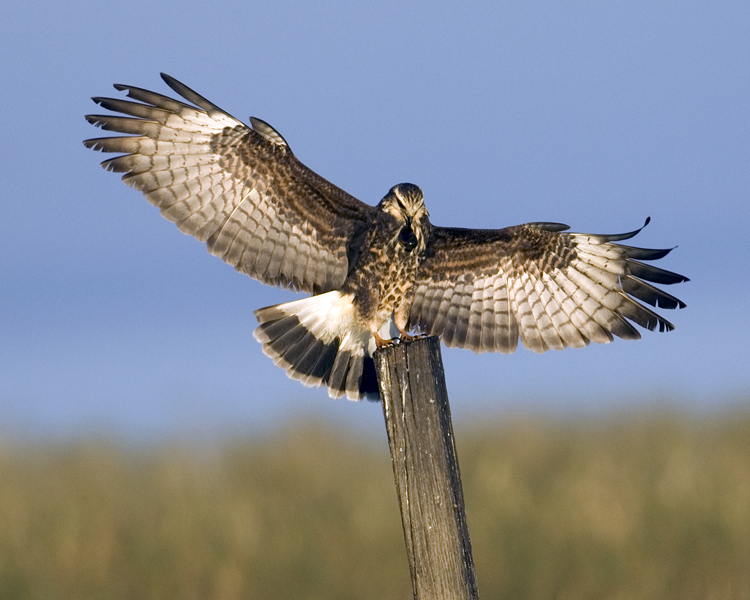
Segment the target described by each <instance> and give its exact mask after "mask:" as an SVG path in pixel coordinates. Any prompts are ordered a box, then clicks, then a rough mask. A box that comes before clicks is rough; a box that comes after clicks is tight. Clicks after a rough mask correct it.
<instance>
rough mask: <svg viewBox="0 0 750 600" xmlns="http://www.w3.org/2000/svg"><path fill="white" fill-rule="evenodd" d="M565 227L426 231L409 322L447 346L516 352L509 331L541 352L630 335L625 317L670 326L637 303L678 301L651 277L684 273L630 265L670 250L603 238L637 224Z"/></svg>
mask: <svg viewBox="0 0 750 600" xmlns="http://www.w3.org/2000/svg"><path fill="white" fill-rule="evenodd" d="M646 224H648V221H646ZM644 227H645V225H644ZM567 229H568V227H567V226H566V225H560V224H557V223H529V224H527V225H519V226H516V227H508V228H506V229H498V230H476V229H450V228H442V227H435V228H433V230H432V233H431V237H430V239H429V243H428V250H427V255H426V258H425V260H424V263H423V264H422V266H421V270H420V272H419V274H418V278H417V284H416V288H415V296H414V303H413V306H412V310H411V315H410V322H409V325H410V327H413V328H417V329H418V330H420V331H422V332H424V333H427V334H429V335H440V336H442V339H443V342H445V344H446V345H447V346H458V347H461V348H470V349H471V350H473V351H475V352H493V351H499V352H505V353H510V352H513V351H514V350H515V349H516V346H517V345H518V338H519V336H520V338H521V341H522V342H523V345H524V346H526V347H527V348H530V349H531V350H534V351H535V352H544V351H546V350H549V349H550V348H552V349H556V350H559V349H562V348H566V347H568V346H570V347H576V348H577V347H581V346H585V345H587V344H588V343H589V341H594V342H598V343H606V342H610V341H612V339H613V336H615V335H616V336H618V337H621V338H624V339H638V338H640V334H639V332H638V330H637V329H636V328H635V327H634V326H633V323H635V324H637V325H640V326H641V327H645V328H646V329H650V330H652V331H653V330H654V329H656V328H657V327H658V328H659V330H660V331H669V330H671V329H673V328H674V326H673V325H672V324H671V323H670V322H669V321H667V320H665V319H663V318H662V317H661V316H659V315H658V314H656V313H655V312H654V311H653V310H651V309H650V308H648V307H646V306H644V305H643V304H642V303H641V302H639V300H640V301H643V302H646V303H647V304H650V305H651V306H655V307H656V306H658V307H660V308H677V307H680V308H683V307H684V306H685V304H684V303H683V302H681V301H680V300H678V299H677V298H675V297H674V296H671V295H669V294H667V293H666V292H664V291H662V290H660V289H658V288H656V287H654V286H653V285H652V283H658V284H672V283H679V282H682V281H687V280H688V279H687V278H686V277H683V276H682V275H678V274H676V273H671V272H669V271H665V270H662V269H658V268H656V267H653V266H650V265H647V264H644V263H642V262H639V261H640V260H656V259H659V258H662V257H663V256H666V255H667V254H668V253H669V252H670V250H647V249H643V248H633V247H630V246H623V245H620V244H616V243H613V242H617V241H622V240H626V239H629V238H631V237H633V236H634V235H636V234H637V233H638V232H639V231H640V229H638V230H636V231H632V232H630V233H625V234H619V235H588V234H581V233H568V232H565V230H567ZM641 229H642V228H641Z"/></svg>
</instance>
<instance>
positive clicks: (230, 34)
mask: <svg viewBox="0 0 750 600" xmlns="http://www.w3.org/2000/svg"><path fill="white" fill-rule="evenodd" d="M748 32H750V3H747V2H746V1H737V2H722V1H716V0H712V1H708V0H706V1H702V2H696V1H690V0H688V1H685V0H681V1H679V2H678V1H667V2H661V1H656V2H654V1H653V0H650V1H635V2H634V1H631V0H629V1H627V2H625V1H615V2H582V1H580V2H579V1H572V2H535V1H528V0H523V1H513V2H503V1H501V2H496V1H492V2H489V1H488V2H484V3H477V2H467V3H463V4H457V3H447V2H404V1H399V2H390V1H383V2H371V3H363V2H342V1H338V2H335V1H333V0H322V1H318V2H307V1H305V2H303V1H299V2H288V1H284V0H274V1H273V2H270V1H269V2H252V1H251V2H246V1H243V2H221V1H218V2H213V3H206V2H200V3H198V2H191V1H189V0H188V1H185V2H180V3H159V2H153V0H149V1H148V2H145V1H142V0H134V1H132V2H129V3H125V4H123V3H104V2H90V1H79V2H73V3H61V2H34V1H33V0H32V1H29V2H26V3H16V4H14V5H13V7H12V9H10V10H6V11H4V14H3V19H2V20H0V55H1V56H2V61H0V105H1V106H2V109H3V115H4V118H3V123H2V145H0V158H1V161H0V182H2V196H1V198H0V202H2V208H3V210H2V217H0V223H1V224H2V235H0V423H1V424H0V432H5V433H6V434H7V433H11V434H15V435H34V436H39V437H46V436H52V435H55V436H57V435H67V434H69V433H71V432H73V433H75V432H102V431H104V432H113V433H115V434H118V435H124V436H136V437H137V436H146V437H157V438H158V437H159V436H163V435H171V434H173V433H178V432H185V431H194V432H196V433H200V432H205V431H220V430H226V429H233V430H239V431H249V430H253V429H256V428H263V427H266V426H268V425H278V424H279V423H282V422H283V421H284V420H285V419H290V418H308V417H309V418H318V419H326V420H328V419H333V420H337V421H341V422H342V423H344V424H346V426H352V427H356V426H358V425H357V423H359V424H361V425H363V426H368V424H369V423H373V422H374V423H377V422H378V421H379V419H380V418H381V417H380V415H379V408H378V407H377V406H373V405H372V404H370V405H355V404H352V403H349V402H346V401H334V400H330V399H329V398H328V397H327V395H326V394H325V392H324V391H322V390H315V389H313V390H310V389H306V388H303V387H302V386H300V385H299V384H297V383H295V382H290V381H288V380H287V379H286V377H285V376H284V374H283V372H282V371H281V370H280V369H277V368H275V367H273V365H272V363H271V362H270V360H269V359H268V358H266V357H265V356H264V355H263V354H262V353H261V350H260V346H259V345H258V344H257V343H256V342H255V341H254V340H253V339H252V330H253V328H254V326H255V320H254V317H253V314H252V311H253V309H255V308H258V307H260V306H265V305H268V304H274V303H277V302H283V301H286V300H290V299H292V298H293V295H292V294H291V293H290V292H286V291H282V290H275V289H272V288H267V287H264V286H262V285H261V284H259V283H257V282H255V281H252V280H250V279H248V278H247V277H244V276H242V275H239V274H237V273H236V272H235V271H234V270H233V269H232V268H231V267H228V266H226V265H224V264H223V263H222V262H221V261H220V260H218V259H216V258H214V257H211V256H209V254H208V253H207V252H206V250H205V248H204V246H203V245H202V244H200V243H199V242H196V241H195V240H193V239H192V238H189V237H187V236H184V235H182V234H180V233H179V232H178V231H177V229H176V228H175V227H174V226H173V225H172V224H170V223H168V222H167V221H165V220H164V219H162V218H161V217H160V216H159V215H158V212H157V211H156V209H154V208H153V207H151V206H150V205H149V204H148V203H147V202H146V201H145V200H144V199H143V198H142V196H141V195H140V194H139V193H137V192H134V191H133V190H131V189H129V188H127V187H126V186H125V185H124V184H122V182H121V181H120V180H119V178H118V176H116V175H114V174H112V173H107V172H105V171H103V170H102V169H101V168H99V166H98V165H99V161H100V160H101V159H102V158H104V157H103V156H102V155H100V154H98V153H94V152H91V151H90V150H86V149H85V148H84V147H83V145H82V144H81V141H82V140H83V139H85V138H88V137H95V136H96V135H97V134H98V132H97V130H95V129H94V128H93V127H91V126H90V125H88V124H87V123H86V122H85V121H84V119H83V115H84V114H86V113H90V112H97V111H98V110H99V109H98V108H97V107H96V106H95V105H94V104H93V103H92V102H91V101H90V99H89V98H90V96H95V95H115V96H117V95H118V93H117V92H116V91H115V90H114V89H113V88H112V87H111V84H113V83H126V84H133V85H137V86H140V87H146V88H151V89H155V90H157V91H161V92H166V91H168V88H166V86H165V85H164V84H163V83H162V82H161V80H160V78H159V76H158V73H159V72H160V71H164V72H167V73H169V74H171V75H173V76H175V77H177V78H178V79H180V80H182V81H184V82H185V83H186V84H188V85H189V86H191V87H193V88H194V89H196V90H197V91H198V92H199V93H201V94H203V95H204V96H206V97H208V98H209V99H210V100H212V101H213V102H215V103H216V104H218V105H219V106H221V107H222V108H224V109H225V110H227V111H229V112H230V113H232V114H233V115H235V116H236V117H238V118H240V119H243V120H247V118H248V117H249V116H250V115H253V116H257V117H260V118H262V119H264V120H266V121H268V122H270V123H271V124H272V125H274V127H276V128H277V129H278V130H279V131H280V132H281V133H282V134H283V135H284V137H285V138H286V139H287V141H288V142H289V144H290V145H291V147H292V149H293V150H294V151H295V153H296V155H297V156H298V157H299V158H300V159H301V160H302V161H303V162H304V163H306V164H307V165H308V166H310V167H311V168H313V169H314V170H316V171H317V172H318V173H320V174H321V175H323V176H324V177H326V178H327V179H330V180H331V181H333V182H334V183H336V184H337V185H339V186H340V187H342V188H344V189H345V190H347V191H348V192H350V193H352V194H354V195H355V196H357V197H359V198H360V199H362V200H364V201H366V202H369V203H373V204H374V203H376V202H377V201H378V200H379V199H380V198H381V197H382V196H383V195H384V194H385V193H386V192H387V191H388V189H389V188H390V187H391V186H392V185H393V184H395V183H398V182H402V181H409V182H413V183H416V184H418V185H420V186H421V187H422V189H423V190H424V192H425V194H426V199H427V203H428V208H429V210H430V213H431V218H432V221H433V223H436V224H438V225H455V226H465V227H504V226H507V225H514V224H518V223H523V222H527V221H560V222H563V223H568V224H570V225H571V226H572V228H573V230H575V231H586V232H596V233H614V232H622V231H629V230H631V229H635V228H637V227H639V226H640V225H641V224H642V223H643V221H644V219H645V218H646V217H647V216H651V217H652V222H651V224H650V225H649V226H648V227H647V228H646V229H645V230H644V231H643V232H642V233H641V234H640V235H639V236H638V237H637V238H636V239H635V240H633V241H634V242H635V245H641V246H645V247H657V248H658V247H672V246H679V247H678V248H677V249H676V250H675V251H674V252H673V253H672V254H671V255H669V256H668V257H667V258H666V259H664V260H662V261H660V262H659V266H661V267H664V268H667V269H670V270H674V271H677V272H679V273H683V274H685V275H687V276H689V277H690V278H691V280H692V281H691V282H689V283H685V284H681V285H679V286H676V287H672V289H670V290H669V291H670V292H673V293H675V294H676V295H677V296H678V297H680V298H681V299H683V300H684V301H685V302H687V304H688V308H687V309H686V310H682V311H669V313H668V314H666V316H667V318H669V319H670V320H671V321H673V322H674V323H675V325H676V327H677V328H676V330H675V331H674V332H672V333H669V334H656V333H650V332H644V337H643V339H642V340H641V341H638V342H624V341H621V340H618V341H615V342H614V343H613V344H608V345H606V346H596V347H595V346H591V347H589V348H586V349H583V350H566V351H564V352H549V353H547V354H545V355H541V356H540V355H536V354H534V353H532V352H530V351H528V350H524V349H521V350H519V351H518V352H517V353H516V354H515V355H513V356H504V355H499V354H495V355H481V356H479V355H474V354H472V353H471V352H469V351H459V350H451V351H447V350H446V351H444V359H445V366H446V372H447V379H448V389H449V393H450V396H451V402H452V407H453V413H454V419H456V420H462V419H463V420H467V419H472V418H481V417H482V416H483V415H484V414H487V413H488V412H492V413H493V414H500V415H502V414H504V412H511V411H513V412H515V411H518V410H533V411H537V412H538V411H542V412H569V411H586V412H589V411H590V412H596V411H601V410H607V409H612V408H617V409H621V408H624V407H628V406H632V405H637V404H639V403H642V402H644V401H651V400H654V399H656V400H665V401H669V402H672V403H675V404H678V405H680V406H685V407H689V408H699V409H701V410H704V409H711V408H712V407H717V406H719V407H724V406H726V405H727V404H731V403H737V402H748V398H750V394H749V393H748V392H750V360H749V359H750V352H748V348H747V341H746V338H747V334H748V332H749V331H750V317H749V316H748V310H747V302H748V292H750V283H749V282H750V261H748V249H747V230H748V221H749V218H750V209H749V208H748V195H749V194H750V35H749V34H748ZM350 424H351V425H350Z"/></svg>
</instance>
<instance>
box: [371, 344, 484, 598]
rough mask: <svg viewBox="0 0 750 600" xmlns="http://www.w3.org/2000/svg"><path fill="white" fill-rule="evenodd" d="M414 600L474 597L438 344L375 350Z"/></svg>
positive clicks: (459, 480)
mask: <svg viewBox="0 0 750 600" xmlns="http://www.w3.org/2000/svg"><path fill="white" fill-rule="evenodd" d="M374 359H375V368H376V371H377V374H378V384H379V386H380V396H381V398H382V401H383V414H384V416H385V425H386V429H387V431H388V443H389V445H390V448H391V458H392V460H393V473H394V476H395V479H396V489H397V492H398V499H399V504H400V506H401V519H402V522H403V525H404V537H405V539H406V550H407V553H408V555H409V567H410V570H411V577H412V585H413V588H414V598H415V599H416V600H454V599H455V600H459V599H460V600H476V599H477V598H478V595H477V582H476V574H475V572H474V560H473V558H472V555H471V542H470V540H469V529H468V526H467V524H466V510H465V508H464V498H463V490H462V488H461V476H460V473H459V470H458V459H457V456H456V450H455V446H454V444H453V427H452V425H451V415H450V407H449V405H448V393H447V391H446V387H445V373H444V371H443V359H442V356H441V354H440V341H439V339H438V338H436V337H430V338H422V339H418V340H415V341H414V342H409V343H400V344H397V345H395V346H392V347H388V348H384V349H381V350H378V351H376V352H375V355H374Z"/></svg>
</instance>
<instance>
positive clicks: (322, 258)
mask: <svg viewBox="0 0 750 600" xmlns="http://www.w3.org/2000/svg"><path fill="white" fill-rule="evenodd" d="M162 77H163V78H164V80H165V81H166V83H167V84H168V85H169V86H170V87H172V89H174V90H175V91H176V92H177V93H179V94H180V95H181V96H183V97H184V98H185V99H186V100H188V101H190V102H192V103H193V104H194V105H195V106H191V105H188V104H185V103H183V102H180V101H177V100H174V99H171V98H168V97H166V96H162V95H161V94H157V93H154V92H149V91H147V90H143V89H141V88H136V87H132V86H123V85H116V86H115V88H116V89H118V90H122V91H126V92H127V95H128V96H129V97H130V98H132V99H134V100H135V102H132V101H128V100H122V99H114V98H101V97H97V98H94V101H95V102H96V103H97V104H99V105H100V106H102V107H103V108H105V109H107V110H110V111H113V112H114V113H120V115H124V116H120V115H116V114H115V115H112V114H110V115H88V116H87V117H86V118H87V120H88V121H89V122H90V123H92V124H94V125H96V126H98V127H101V128H102V129H104V130H107V131H114V132H117V133H121V134H126V135H124V136H120V137H105V138H97V139H91V140H86V141H85V142H84V144H85V145H86V146H87V147H89V148H92V149H94V150H100V151H102V152H112V153H120V154H122V155H121V156H117V157H114V158H111V159H109V160H106V161H104V162H103V163H102V166H104V167H105V168H106V169H108V170H110V171H115V172H118V173H124V175H123V180H124V181H125V183H127V184H128V185H130V186H132V187H134V188H135V189H137V190H140V191H141V192H143V194H144V195H145V196H146V198H147V199H148V201H149V202H150V203H151V204H153V205H154V206H156V207H158V208H159V210H160V211H161V214H162V215H163V216H164V217H166V218H167V219H168V220H170V221H172V222H173V223H175V224H176V225H177V227H178V228H179V229H180V231H182V232H183V233H186V234H189V235H192V236H194V237H195V238H197V239H198V240H200V241H203V242H206V243H207V245H208V250H209V252H211V254H214V255H215V256H218V257H220V258H221V259H222V260H224V261H225V262H227V263H229V264H230V265H232V266H233V267H235V268H236V269H237V270H238V271H240V272H242V273H246V274H248V275H250V276H251V277H254V278H256V279H259V280H261V281H263V282H264V283H268V284H271V285H280V286H283V287H292V288H294V289H298V290H302V291H308V292H315V293H320V292H326V291H329V290H332V289H337V288H339V287H340V286H341V285H342V284H343V282H344V279H345V278H346V274H347V272H348V267H349V260H350V259H351V257H350V256H347V250H348V246H349V243H350V242H351V240H352V239H353V238H354V237H355V236H356V235H358V234H361V231H362V230H364V229H366V228H367V227H368V226H369V224H370V222H371V220H372V215H373V213H374V207H372V206H370V205H367V204H364V203H363V202H360V201H359V200H357V199H355V198H353V197H352V196H349V195H348V194H346V193H345V192H344V191H342V190H340V189H339V188H337V187H336V186H334V185H333V184H331V183H329V182H328V181H326V180H324V179H323V178H322V177H320V176H318V175H317V174H315V173H314V172H313V171H311V170H310V169H308V168H307V167H305V166H304V165H302V163H300V162H299V161H298V160H297V159H296V158H295V157H294V155H293V153H292V151H291V149H290V148H289V146H288V144H287V143H286V141H285V140H284V138H283V137H282V136H281V135H280V134H279V133H278V132H277V131H276V130H275V129H273V128H272V127H271V126H270V125H268V124H267V123H265V122H263V121H261V120H259V119H255V118H253V119H251V122H252V124H253V128H250V127H248V126H246V125H245V124H243V123H242V122H240V121H238V120H237V119H235V118H234V117H232V116H231V115H229V114H228V113H226V112H224V111H223V110H221V109H220V108H218V107H217V106H215V105H214V104H212V103H211V102H209V101H208V100H206V99H205V98H203V97H202V96H199V95H198V94H197V93H195V92H194V91H193V90H191V89H190V88H188V87H187V86H185V85H183V84H181V83H180V82H178V81H177V80H175V79H173V78H171V77H169V76H167V75H162Z"/></svg>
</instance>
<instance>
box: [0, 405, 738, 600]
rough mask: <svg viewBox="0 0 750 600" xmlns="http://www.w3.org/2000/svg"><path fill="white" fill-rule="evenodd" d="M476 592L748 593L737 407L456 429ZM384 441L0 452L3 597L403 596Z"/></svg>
mask: <svg viewBox="0 0 750 600" xmlns="http://www.w3.org/2000/svg"><path fill="white" fill-rule="evenodd" d="M456 434H457V446H458V452H459V459H460V462H461V469H462V476H463V483H464V491H465V495H466V501H467V514H468V519H469V526H470V529H471V535H472V542H473V548H474V556H475V560H476V565H477V575H478V580H479V590H480V596H481V597H482V598H483V599H513V600H524V599H529V600H532V599H533V600H542V599H544V600H550V599H559V600H565V599H592V600H593V599H596V600H605V599H611V600H629V599H633V600H636V599H637V600H657V599H658V600H671V599H674V600H698V599H702V600H713V599H716V600H720V599H737V600H747V599H748V598H750V411H745V412H742V411H738V412H735V413H734V414H731V415H724V416H721V417H700V418H699V417H697V416H692V417H691V416H686V415H681V414H670V413H664V412H663V413H658V414H657V413H652V414H643V415H639V416H628V417H620V418H610V419H600V420H593V419H592V420H590V421H586V422H573V421H572V420H571V421H567V422H560V421H543V420H535V419H527V420H522V419H514V420H512V421H510V422H505V423H503V422H496V423H492V424H491V425H490V424H487V425H483V426H482V427H477V428H468V429H462V430H460V431H457V432H456ZM385 444H386V442H385V434H383V439H382V440H380V441H379V442H378V441H373V440H368V441H361V440H357V439H355V438H354V437H353V436H352V435H347V434H346V433H343V434H342V433H341V432H338V431H333V430H326V429H325V428H321V427H313V426H303V427H296V428H290V429H289V430H287V431H284V432H280V433H277V434H275V435H273V436H266V437H264V438H263V439H262V440H246V441H236V440H235V441H227V442H226V443H223V444H219V445H215V446H212V447H210V448H208V447H206V448H189V447H188V446H187V445H183V446H181V445H177V444H174V445H164V446H161V447H151V448H148V449H140V450H134V449H132V448H129V449H128V448H123V447H120V446H117V445H114V444H107V443H105V442H93V441H91V442H86V441H81V442H77V443H68V444H54V445H46V446H45V445H41V446H19V445H5V446H2V447H0V598H2V599H3V600H15V599H34V600H73V599H76V600H85V599H97V600H101V599H104V600H120V599H139V600H157V599H158V600H162V599H164V600H166V599H170V600H175V599H180V600H193V599H196V600H197V599H201V600H204V599H206V600H212V599H216V600H219V599H222V600H234V599H238V598H243V599H257V598H269V599H284V598H289V599H294V600H313V599H319V600H323V599H326V600H343V599H347V600H358V599H362V600H365V599H373V600H374V599H378V600H390V599H393V600H396V599H398V600H406V599H408V598H411V585H410V580H409V575H408V566H407V562H406V553H405V549H404V542H403V537H402V532H401V523H400V519H399V513H398V506H397V500H396V494H395V489H394V485H393V476H392V472H391V467H390V462H389V456H388V452H387V448H386V447H385Z"/></svg>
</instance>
